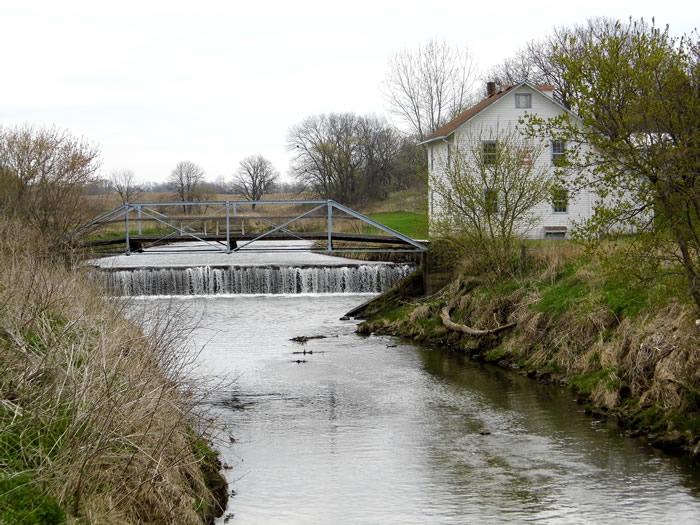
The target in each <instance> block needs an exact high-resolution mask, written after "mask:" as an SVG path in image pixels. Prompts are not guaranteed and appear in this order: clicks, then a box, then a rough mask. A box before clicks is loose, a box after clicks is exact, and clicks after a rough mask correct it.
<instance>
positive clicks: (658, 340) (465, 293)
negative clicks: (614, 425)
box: [359, 242, 700, 456]
mask: <svg viewBox="0 0 700 525" xmlns="http://www.w3.org/2000/svg"><path fill="white" fill-rule="evenodd" d="M443 246H444V245H443ZM432 249H433V250H434V251H437V252H439V251H440V243H435V245H434V246H433V247H432ZM611 249H613V250H614V249H615V248H614V247H611ZM443 251H444V252H450V250H449V249H446V250H443ZM526 253H527V255H526V257H525V260H524V264H523V270H522V272H520V273H519V274H518V275H516V276H512V277H508V278H503V277H501V278H494V277H492V276H489V275H484V274H479V273H478V272H475V271H473V265H472V264H471V262H470V261H469V258H468V257H461V258H460V257H449V256H448V257H445V254H444V253H442V254H441V253H433V255H432V257H433V259H434V260H435V261H436V262H435V263H434V265H433V266H434V267H435V269H436V270H438V271H445V270H449V271H451V272H452V275H453V277H452V279H451V281H450V284H448V285H447V286H446V287H445V288H443V289H442V290H441V291H440V292H438V293H437V294H435V295H433V296H430V297H420V296H419V295H418V294H417V292H416V291H417V290H419V289H420V280H421V278H420V277H419V276H416V277H415V278H414V280H413V281H412V282H409V283H407V284H406V285H405V286H404V288H403V289H401V290H397V291H395V292H394V293H393V294H391V295H389V296H387V297H385V298H384V299H383V300H380V301H377V302H376V303H374V304H373V305H372V306H371V307H370V308H369V309H368V310H367V311H366V313H365V315H366V317H367V320H366V321H365V322H364V323H363V324H362V325H361V326H360V328H359V329H360V331H363V332H378V333H388V334H393V335H399V336H403V337H408V338H411V339H414V340H417V341H420V342H423V343H426V344H432V345H438V346H442V347H448V348H450V349H452V350H455V351H459V352H466V353H468V354H469V355H471V356H472V357H473V358H474V359H478V360H483V361H488V362H493V363H496V364H498V365H501V366H504V367H509V368H513V369H515V370H518V371H520V372H521V373H524V374H527V375H529V376H531V377H533V378H537V379H539V380H541V381H548V382H555V383H559V384H561V385H563V386H565V387H566V388H570V389H571V390H572V391H573V392H574V393H575V395H576V396H577V397H578V398H579V399H580V400H581V402H584V403H586V404H587V407H588V409H589V410H591V411H592V412H594V413H595V414H597V415H599V416H602V417H614V418H617V419H618V421H619V422H620V424H621V425H622V426H623V427H625V429H626V430H627V431H628V433H629V434H631V435H646V436H647V437H648V440H649V441H650V442H651V443H652V444H654V445H656V446H659V447H662V448H664V449H666V450H669V451H675V452H684V453H687V454H690V455H694V456H698V454H699V452H700V352H699V351H698V349H699V348H700V337H699V335H698V330H697V328H696V326H695V319H696V317H697V316H696V313H695V311H694V309H693V307H692V305H691V302H690V300H689V299H688V298H687V296H686V295H685V290H684V287H683V284H682V281H680V280H677V279H676V278H674V277H673V276H669V277H668V278H665V279H656V280H654V281H651V282H649V281H642V280H639V279H638V278H637V277H635V272H634V271H632V269H630V268H626V269H625V268H614V267H610V266H605V265H603V263H601V262H600V259H599V258H597V257H591V256H589V255H587V254H586V253H584V252H583V250H582V249H580V248H578V247H576V246H574V245H571V244H568V243H544V242H543V243H533V244H532V245H530V246H529V247H528V250H527V252H526ZM446 312H447V314H448V317H447V318H446V317H445V313H446ZM465 327H466V328H467V329H466V330H465V329H464V328H465ZM475 330H478V331H479V332H478V333H477V334H474V333H465V332H470V331H471V332H474V331H475ZM484 332H487V333H484Z"/></svg>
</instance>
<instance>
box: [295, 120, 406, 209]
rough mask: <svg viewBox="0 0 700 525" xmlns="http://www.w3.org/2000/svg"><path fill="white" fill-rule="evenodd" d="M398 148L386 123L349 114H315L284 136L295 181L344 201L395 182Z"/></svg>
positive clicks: (397, 139) (380, 190) (395, 135)
mask: <svg viewBox="0 0 700 525" xmlns="http://www.w3.org/2000/svg"><path fill="white" fill-rule="evenodd" d="M400 147H401V137H400V136H399V135H398V133H397V132H396V130H395V129H394V128H393V127H391V126H389V125H388V124H387V123H386V122H385V121H383V120H381V119H377V118H374V117H363V116H360V115H356V114H354V113H331V114H329V115H315V116H312V117H309V118H307V119H306V120H305V121H304V122H302V123H301V124H300V125H298V126H295V127H294V128H292V130H291V131H290V134H289V149H290V150H291V151H293V152H294V155H295V156H294V160H293V161H292V169H293V172H294V174H295V175H296V177H297V180H299V181H301V182H303V183H305V184H306V185H308V186H309V187H310V188H312V189H313V190H314V191H315V192H316V193H318V194H319V195H321V196H322V197H324V198H333V199H338V200H341V201H344V202H355V201H358V200H363V199H365V198H367V197H368V196H369V195H372V196H377V197H378V196H381V195H383V194H384V193H385V192H386V191H387V190H388V189H389V188H390V187H391V185H392V184H393V182H394V181H395V180H396V179H397V178H398V174H397V172H396V168H397V162H396V157H397V155H398V153H399V150H400Z"/></svg>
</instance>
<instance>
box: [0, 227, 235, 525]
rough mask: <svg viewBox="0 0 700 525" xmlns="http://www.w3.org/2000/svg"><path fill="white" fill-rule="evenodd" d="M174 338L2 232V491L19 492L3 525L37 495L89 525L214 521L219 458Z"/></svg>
mask: <svg viewBox="0 0 700 525" xmlns="http://www.w3.org/2000/svg"><path fill="white" fill-rule="evenodd" d="M176 328H177V327H176V326H174V324H173V321H172V319H168V318H163V319H161V322H160V323H156V324H154V325H152V326H151V329H150V331H149V333H148V334H145V333H144V331H143V330H142V329H141V327H140V326H138V325H137V324H135V323H134V322H132V321H130V320H128V319H127V318H126V316H125V315H124V311H123V307H122V306H121V305H120V304H119V303H111V302H108V301H106V300H105V299H103V297H102V295H101V292H100V290H97V289H95V288H93V287H91V285H90V284H89V282H88V281H87V279H86V278H85V277H84V276H83V275H81V274H80V272H79V271H75V269H71V268H67V267H66V265H65V262H64V260H60V261H59V260H56V259H55V258H54V257H53V256H52V254H49V253H45V252H44V253H42V252H41V242H40V239H39V238H31V237H30V238H27V237H26V229H23V228H20V227H19V226H18V225H17V224H14V223H11V222H7V221H4V220H0V427H1V429H2V432H1V433H0V481H2V480H4V481H5V482H6V483H4V486H5V487H8V486H9V487H12V488H11V489H6V490H5V493H3V494H0V522H2V521H3V519H2V513H1V511H2V509H3V508H5V509H7V508H11V507H12V505H13V501H18V500H19V499H20V497H21V496H22V494H24V493H26V491H27V489H28V487H27V485H31V487H30V488H32V490H33V493H40V494H42V495H45V496H46V497H48V498H50V499H51V500H52V501H56V502H58V504H59V505H60V506H61V507H62V509H63V510H64V512H65V513H66V516H67V517H68V518H69V519H71V518H77V519H79V520H80V521H81V522H82V521H84V522H87V523H202V521H203V520H204V519H206V516H207V515H209V516H210V515H211V514H212V511H213V510H214V508H215V506H216V501H215V498H214V496H213V494H212V491H211V487H210V486H208V484H207V480H206V477H207V474H209V475H211V472H210V470H211V466H212V465H211V463H212V462H215V458H213V457H212V455H211V453H210V451H209V450H208V449H207V448H206V446H204V445H203V442H202V441H201V438H200V437H199V436H198V435H197V434H196V433H195V432H194V431H193V424H195V425H196V419H197V418H196V415H195V413H194V407H195V403H196V401H197V395H198V394H197V388H196V386H194V385H191V384H189V383H188V382H187V380H186V379H185V376H186V374H185V371H186V367H187V366H188V360H187V359H185V358H183V351H184V348H183V347H182V346H181V345H180V344H179V343H178V340H177V335H178V333H177V330H176ZM8 480H9V482H8ZM13 480H15V481H17V480H20V481H21V482H18V483H12V481H13ZM209 485H211V484H209ZM219 489H221V487H219ZM224 489H225V487H224ZM3 498H5V501H4V502H3V501H2V500H3ZM13 498H14V499H13ZM37 501H38V502H37V505H38V504H40V503H41V498H40V499H39V500H37Z"/></svg>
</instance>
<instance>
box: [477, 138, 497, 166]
mask: <svg viewBox="0 0 700 525" xmlns="http://www.w3.org/2000/svg"><path fill="white" fill-rule="evenodd" d="M481 149H482V153H483V156H484V164H487V165H493V164H496V155H497V153H498V152H497V148H496V141H495V140H484V141H482V142H481Z"/></svg>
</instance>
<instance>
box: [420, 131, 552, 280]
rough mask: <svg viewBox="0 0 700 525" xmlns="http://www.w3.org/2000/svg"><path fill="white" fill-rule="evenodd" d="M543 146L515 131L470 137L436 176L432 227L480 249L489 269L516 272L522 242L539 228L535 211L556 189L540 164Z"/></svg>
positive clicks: (433, 183)
mask: <svg viewBox="0 0 700 525" xmlns="http://www.w3.org/2000/svg"><path fill="white" fill-rule="evenodd" d="M543 147H544V145H543V144H542V142H535V141H531V140H526V139H525V138H523V137H522V136H521V135H520V133H519V132H518V131H516V130H506V131H499V132H495V133H494V134H488V135H484V132H482V133H481V134H479V135H478V136H470V137H466V138H465V139H464V140H462V141H461V142H460V144H459V145H456V146H455V147H453V150H452V151H453V153H452V154H451V155H450V159H449V161H448V164H446V165H445V166H443V170H441V173H438V174H435V175H433V176H432V177H431V190H432V191H433V192H434V195H433V196H432V197H431V198H432V199H434V200H433V202H434V205H433V206H434V207H433V210H435V211H434V218H433V222H432V224H431V228H432V229H433V230H435V231H437V233H438V234H447V235H451V234H458V235H460V236H462V237H464V238H465V239H466V241H467V242H468V243H469V244H470V245H471V246H478V247H479V250H481V253H482V254H483V258H484V261H483V262H484V264H485V265H486V267H487V269H488V270H491V271H494V272H496V273H499V274H502V273H508V272H510V271H512V270H513V267H512V262H513V261H514V259H516V258H517V253H516V251H517V250H516V248H517V246H518V240H519V238H520V237H521V236H522V235H524V234H525V233H527V231H528V230H530V229H531V228H532V226H533V225H534V224H535V223H536V221H537V216H536V215H535V214H534V208H535V206H537V205H538V204H540V203H542V202H544V201H546V200H547V199H548V198H549V197H550V192H551V190H552V188H553V182H554V180H553V179H554V177H553V175H552V174H551V173H550V171H549V168H548V166H545V165H544V164H541V163H538V162H537V158H538V157H539V156H540V155H541V154H542V148H543Z"/></svg>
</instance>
